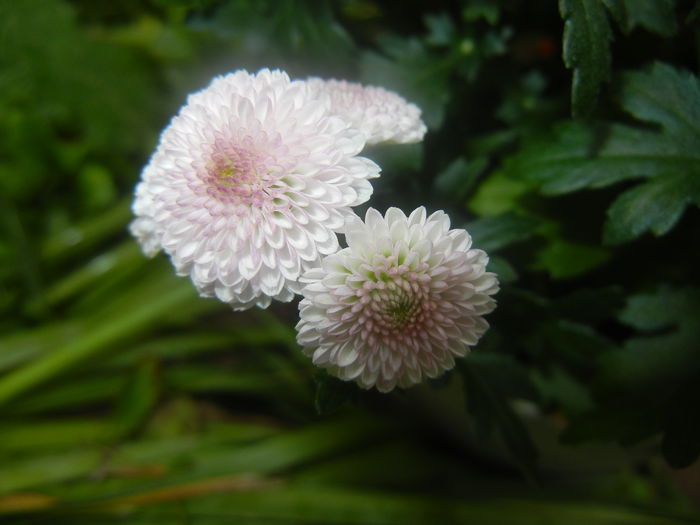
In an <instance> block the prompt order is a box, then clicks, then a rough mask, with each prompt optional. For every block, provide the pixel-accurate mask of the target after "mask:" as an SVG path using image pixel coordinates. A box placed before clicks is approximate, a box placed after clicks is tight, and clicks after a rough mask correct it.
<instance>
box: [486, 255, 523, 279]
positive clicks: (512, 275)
mask: <svg viewBox="0 0 700 525" xmlns="http://www.w3.org/2000/svg"><path fill="white" fill-rule="evenodd" d="M486 270H488V271H489V272H494V273H495V274H496V275H497V276H498V281H499V282H500V283H512V282H515V281H517V280H518V272H517V271H516V270H515V268H513V266H512V265H511V264H510V263H509V262H508V261H506V260H505V259H504V258H503V257H498V256H496V257H491V258H489V263H488V265H487V266H486Z"/></svg>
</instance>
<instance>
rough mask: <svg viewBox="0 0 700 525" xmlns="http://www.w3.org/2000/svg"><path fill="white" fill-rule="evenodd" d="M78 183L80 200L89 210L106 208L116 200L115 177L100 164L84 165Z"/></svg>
mask: <svg viewBox="0 0 700 525" xmlns="http://www.w3.org/2000/svg"><path fill="white" fill-rule="evenodd" d="M78 184H79V188H80V189H79V191H80V202H81V205H82V206H83V207H84V209H85V210H87V211H90V212H95V211H98V210H100V211H101V210H104V209H105V208H106V207H107V206H109V205H111V204H113V203H114V201H115V200H116V197H117V191H116V188H115V186H114V177H113V176H112V174H110V173H109V171H107V169H106V168H105V167H104V166H101V165H99V164H88V165H86V166H84V167H83V168H82V169H81V171H80V173H79V174H78Z"/></svg>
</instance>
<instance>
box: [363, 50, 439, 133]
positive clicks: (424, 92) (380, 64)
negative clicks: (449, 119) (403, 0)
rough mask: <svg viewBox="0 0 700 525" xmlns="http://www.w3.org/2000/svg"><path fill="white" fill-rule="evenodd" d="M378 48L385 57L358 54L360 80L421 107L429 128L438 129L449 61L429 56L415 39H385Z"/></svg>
mask: <svg viewBox="0 0 700 525" xmlns="http://www.w3.org/2000/svg"><path fill="white" fill-rule="evenodd" d="M381 47H382V49H383V51H384V52H385V53H386V55H379V54H377V53H375V52H371V51H368V52H365V53H363V54H362V56H361V58H360V77H361V79H362V81H363V82H365V83H367V84H373V85H378V86H383V87H385V88H388V89H392V90H394V91H396V92H398V93H399V94H400V95H401V96H403V97H404V98H406V99H407V100H408V101H409V102H413V103H414V104H417V105H418V106H419V107H420V108H421V110H422V111H423V120H425V123H426V124H427V126H428V127H429V128H437V127H439V126H440V125H441V124H442V120H443V118H444V116H445V105H446V104H447V101H448V98H449V89H448V85H447V81H448V74H449V72H450V64H449V62H447V61H445V59H440V58H438V57H436V56H434V55H432V54H431V53H429V52H428V51H427V50H426V49H425V46H424V45H423V44H422V42H421V41H420V40H418V39H417V38H411V39H402V38H399V37H385V38H383V39H382V41H381Z"/></svg>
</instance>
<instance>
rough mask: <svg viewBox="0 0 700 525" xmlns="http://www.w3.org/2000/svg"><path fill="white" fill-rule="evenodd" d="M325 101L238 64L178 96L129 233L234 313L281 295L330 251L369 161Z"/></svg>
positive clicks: (365, 194) (363, 195)
mask: <svg viewBox="0 0 700 525" xmlns="http://www.w3.org/2000/svg"><path fill="white" fill-rule="evenodd" d="M364 146H365V137H364V135H363V134H362V133H360V132H359V131H358V130H356V129H355V128H353V127H352V126H351V125H350V124H349V123H348V122H347V121H345V120H343V119H342V118H339V117H338V116H337V115H334V114H333V113H332V112H331V100H330V97H329V96H328V95H327V94H325V93H323V92H319V90H317V89H313V88H312V87H311V86H310V85H308V84H307V83H306V82H302V81H292V80H290V78H289V77H288V76H287V74H286V73H284V72H281V71H270V70H266V69H265V70H261V71H260V72H258V73H257V74H250V73H248V72H246V71H237V72H235V73H231V74H228V75H225V76H221V77H217V78H215V79H214V80H213V81H212V82H211V84H210V85H209V86H208V87H207V88H205V89H203V90H202V91H199V92H197V93H194V94H192V95H190V96H189V98H188V100H187V104H186V105H185V106H183V107H182V108H181V110H180V112H179V114H178V115H177V116H176V117H174V118H173V120H172V121H171V122H170V124H169V126H168V127H167V128H166V129H165V130H164V131H163V132H162V134H161V137H160V142H159V144H158V147H157V150H156V151H155V153H154V154H153V156H152V158H151V160H150V162H149V163H148V165H147V166H146V167H145V168H144V170H143V172H142V176H141V178H142V180H141V182H140V184H139V185H138V186H137V189H136V198H135V200H134V203H133V211H134V214H135V215H136V218H135V220H134V221H133V222H132V224H131V226H130V229H131V232H132V234H133V235H134V236H135V237H136V238H137V239H138V240H139V241H140V243H141V245H142V248H143V250H144V252H145V253H146V254H148V255H153V254H155V253H157V252H158V251H159V250H161V249H162V250H164V251H165V252H166V253H167V254H168V255H169V256H170V258H171V260H172V263H173V265H174V266H175V268H176V270H177V272H178V274H179V275H189V276H190V277H191V278H192V281H193V282H194V284H195V285H196V286H197V288H198V290H199V292H200V293H201V294H202V295H204V296H216V297H218V298H219V299H220V300H222V301H224V302H227V303H230V304H231V305H232V306H233V307H234V308H235V309H246V308H249V307H251V306H254V305H257V306H260V307H266V306H268V305H269V303H270V301H271V300H272V299H277V300H281V301H290V300H291V299H292V298H293V297H294V295H295V294H297V293H299V291H300V290H299V288H300V286H299V283H298V278H299V276H300V275H301V274H302V273H303V272H305V271H306V270H308V269H310V268H312V267H315V266H318V265H319V262H320V259H321V257H322V256H323V255H327V254H331V253H334V252H336V251H337V250H338V241H337V236H336V232H338V231H340V230H341V229H342V227H343V225H344V223H345V221H346V220H347V219H348V218H349V217H351V216H352V212H351V207H353V206H356V205H358V204H361V203H364V202H366V201H367V199H368V198H369V197H370V195H371V193H372V188H371V185H370V183H369V181H368V179H371V178H373V177H376V176H378V174H379V167H378V166H377V165H376V164H374V163H373V162H372V161H370V160H368V159H366V158H363V157H359V156H358V154H359V153H360V151H361V150H362V149H363V148H364Z"/></svg>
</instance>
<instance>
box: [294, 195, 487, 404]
mask: <svg viewBox="0 0 700 525" xmlns="http://www.w3.org/2000/svg"><path fill="white" fill-rule="evenodd" d="M345 235H346V239H347V243H348V247H347V248H344V249H342V250H340V251H339V252H337V253H335V254H332V255H329V256H327V257H325V258H324V259H323V262H322V266H321V267H320V268H315V269H311V270H309V271H308V272H306V273H305V274H304V275H303V276H302V279H301V280H302V282H303V283H304V288H303V289H302V293H303V295H304V298H303V299H302V301H301V303H300V304H299V311H300V317H301V319H300V321H299V323H298V324H297V332H298V333H297V341H298V342H299V344H301V345H302V346H303V351H304V353H305V354H306V355H307V356H309V357H311V358H312V360H313V362H314V364H316V365H318V366H320V367H323V368H326V369H328V371H329V372H330V373H331V374H333V375H336V376H337V377H339V378H340V379H344V380H354V381H356V382H357V383H358V384H359V385H360V386H361V387H363V388H371V387H374V386H376V388H377V389H378V390H379V391H381V392H388V391H390V390H392V389H393V388H394V387H395V386H397V385H398V386H400V387H408V386H411V385H414V384H416V383H418V382H420V381H421V380H422V379H423V378H425V377H429V378H432V377H436V376H438V375H439V374H441V373H443V372H444V371H445V370H448V369H450V368H452V367H453V366H454V364H455V361H454V358H455V357H461V356H464V355H466V354H467V352H468V351H469V349H470V346H472V345H475V344H476V343H477V341H478V340H479V338H480V337H481V336H482V335H483V333H484V332H485V331H486V330H487V328H488V323H487V322H486V321H485V320H484V318H483V317H482V316H483V315H485V314H487V313H489V312H491V311H492V310H493V309H494V308H495V306H496V303H495V301H494V299H493V298H492V297H491V296H492V295H493V294H495V293H496V292H497V291H498V281H497V279H496V276H495V274H493V273H490V272H486V271H485V270H484V268H485V266H486V263H487V262H488V256H487V255H486V253H485V252H483V251H481V250H476V249H472V248H471V237H470V236H469V234H468V233H467V232H466V231H465V230H461V229H454V230H450V220H449V218H448V216H447V215H446V214H445V213H444V212H442V211H438V212H435V213H433V214H432V215H430V216H429V217H427V218H426V211H425V208H423V207H421V208H418V209H416V210H415V211H414V212H413V213H411V215H410V216H409V217H408V218H407V217H406V216H405V215H404V214H403V212H402V211H401V210H399V209H397V208H390V209H389V210H388V211H387V212H386V217H382V215H381V214H380V213H379V212H377V211H376V210H374V209H372V208H370V209H369V211H367V214H366V216H365V222H364V223H363V222H362V220H361V219H359V218H355V219H354V220H351V221H350V222H349V223H348V224H347V227H346V233H345Z"/></svg>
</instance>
